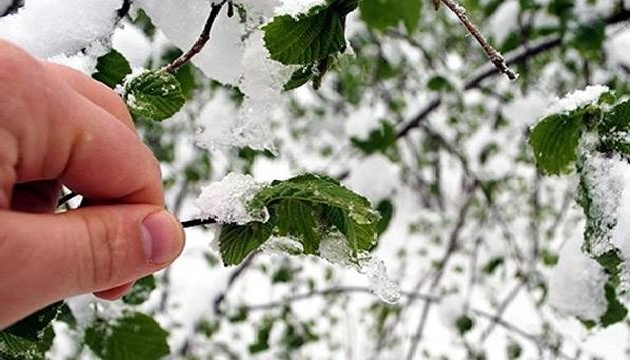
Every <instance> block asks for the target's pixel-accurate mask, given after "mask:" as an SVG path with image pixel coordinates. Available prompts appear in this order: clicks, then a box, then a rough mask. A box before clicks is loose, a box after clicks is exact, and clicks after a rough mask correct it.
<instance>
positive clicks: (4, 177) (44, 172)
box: [0, 42, 164, 206]
mask: <svg viewBox="0 0 630 360" xmlns="http://www.w3.org/2000/svg"><path fill="white" fill-rule="evenodd" d="M0 90H2V93H4V94H10V96H6V95H5V96H3V97H0V119H1V120H2V121H0V132H2V131H1V130H4V132H5V133H7V134H8V135H7V136H8V137H9V140H10V141H8V142H7V143H6V144H9V145H5V146H1V147H0V152H4V153H0V159H4V158H6V159H15V161H13V164H12V165H13V173H8V172H3V173H1V174H0V185H2V189H7V187H10V186H12V185H13V184H10V183H11V182H13V183H21V182H29V181H35V180H43V179H59V180H60V181H61V182H62V183H63V184H65V185H67V186H68V187H70V188H71V189H72V190H74V191H76V192H78V193H80V194H82V195H84V196H87V197H89V198H92V199H97V200H106V201H116V202H125V203H146V204H156V205H160V206H163V204H164V199H163V191H162V181H161V174H160V170H159V163H158V161H157V160H156V159H155V157H154V156H153V154H152V153H151V151H150V150H149V149H148V147H146V146H145V145H144V144H143V143H142V142H141V141H140V139H139V138H138V136H137V135H136V134H135V132H134V131H131V129H130V128H129V127H128V125H126V124H124V123H123V122H122V121H120V120H118V119H116V117H115V116H113V115H112V114H111V113H109V112H108V111H106V110H104V109H103V108H102V107H99V106H97V105H96V104H95V103H93V102H91V101H90V100H88V99H87V98H85V97H84V96H82V95H81V94H79V93H78V92H77V91H76V90H74V89H73V88H72V87H70V86H69V85H68V84H66V83H65V82H63V81H60V80H59V79H58V78H57V76H55V75H52V74H51V73H50V72H48V71H46V68H45V67H44V66H43V65H42V64H41V63H40V62H39V61H37V60H35V59H34V58H32V57H31V56H30V55H28V54H27V53H25V52H24V51H22V50H20V49H18V48H16V47H14V46H12V45H10V44H8V43H2V42H0Z"/></svg>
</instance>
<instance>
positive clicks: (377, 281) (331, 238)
mask: <svg viewBox="0 0 630 360" xmlns="http://www.w3.org/2000/svg"><path fill="white" fill-rule="evenodd" d="M319 254H320V256H321V257H322V258H324V259H326V260H327V261H328V262H330V263H331V264H334V265H340V266H343V267H347V268H352V269H355V270H356V271H358V272H359V273H361V274H363V275H365V276H366V277H367V279H368V282H369V286H370V289H371V290H372V292H374V294H376V295H377V296H378V297H379V298H380V299H381V300H382V301H384V302H386V303H388V304H395V303H397V302H398V301H399V300H400V297H401V293H400V289H399V287H398V284H397V283H396V282H395V281H393V280H392V279H391V278H390V277H389V275H387V268H386V267H385V263H384V262H383V260H381V259H380V258H378V257H376V256H374V255H372V254H370V253H368V252H361V253H359V254H357V257H358V259H357V260H358V262H357V260H355V259H354V258H353V253H352V249H351V248H350V247H349V246H348V241H347V240H346V238H345V237H344V236H343V235H342V234H340V233H332V234H329V235H328V236H326V237H324V239H322V241H321V243H320V245H319Z"/></svg>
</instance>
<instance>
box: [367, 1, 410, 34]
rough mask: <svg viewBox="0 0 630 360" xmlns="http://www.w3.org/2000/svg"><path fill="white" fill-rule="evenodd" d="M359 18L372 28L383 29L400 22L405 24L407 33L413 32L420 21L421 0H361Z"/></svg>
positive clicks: (395, 25)
mask: <svg viewBox="0 0 630 360" xmlns="http://www.w3.org/2000/svg"><path fill="white" fill-rule="evenodd" d="M359 8H360V9H361V19H363V21H365V23H366V24H367V25H368V26H369V27H370V28H372V29H374V30H378V31H385V30H387V29H388V28H390V27H397V26H398V24H400V23H401V22H402V23H403V24H405V27H406V28H407V32H408V33H410V34H411V33H413V32H415V31H416V29H417V28H418V23H419V22H420V17H421V10H422V1H421V0H363V1H361V3H360V5H359Z"/></svg>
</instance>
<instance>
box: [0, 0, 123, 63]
mask: <svg viewBox="0 0 630 360" xmlns="http://www.w3.org/2000/svg"><path fill="white" fill-rule="evenodd" d="M120 5H121V1H120V0H91V1H89V2H86V1H83V0H37V1H27V2H26V4H25V6H24V7H23V8H22V9H20V11H18V12H17V13H16V14H13V15H9V16H5V17H3V18H0V38H3V39H6V40H9V41H11V42H13V43H15V44H17V45H18V46H20V47H22V48H24V49H26V50H27V51H29V52H30V53H31V54H33V55H34V56H37V57H40V58H49V57H53V56H57V55H61V54H66V55H72V54H75V53H76V52H78V51H80V50H82V49H84V48H86V47H88V46H89V45H91V44H92V43H94V42H95V41H100V40H107V39H108V37H109V34H110V33H111V32H112V30H113V27H114V21H115V17H116V10H117V9H118V8H119V7H120Z"/></svg>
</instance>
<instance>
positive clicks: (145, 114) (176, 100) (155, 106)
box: [125, 70, 186, 121]
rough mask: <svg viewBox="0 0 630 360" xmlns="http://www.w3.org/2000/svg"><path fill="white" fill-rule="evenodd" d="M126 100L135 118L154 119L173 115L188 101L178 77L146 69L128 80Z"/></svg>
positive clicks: (158, 119)
mask: <svg viewBox="0 0 630 360" xmlns="http://www.w3.org/2000/svg"><path fill="white" fill-rule="evenodd" d="M125 100H126V101H127V106H128V107H129V110H130V111H131V114H132V115H133V116H134V117H135V118H143V119H150V120H154V121H162V120H166V119H168V118H170V117H172V116H173V115H175V114H176V113H177V112H178V111H179V109H181V108H182V106H184V103H185V102H186V99H185V98H184V95H183V94H182V89H181V86H180V84H179V82H178V81H177V79H176V78H175V77H174V76H173V75H171V74H168V73H165V72H163V71H160V70H156V71H146V72H144V73H142V74H141V75H139V76H137V77H135V78H134V79H132V80H131V81H129V82H127V84H126V85H125Z"/></svg>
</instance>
